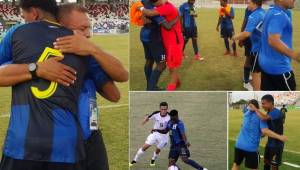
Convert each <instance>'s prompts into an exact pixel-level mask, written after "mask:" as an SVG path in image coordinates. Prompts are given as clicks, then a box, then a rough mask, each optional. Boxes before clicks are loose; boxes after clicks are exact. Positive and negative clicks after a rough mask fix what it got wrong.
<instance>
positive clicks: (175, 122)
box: [152, 110, 207, 170]
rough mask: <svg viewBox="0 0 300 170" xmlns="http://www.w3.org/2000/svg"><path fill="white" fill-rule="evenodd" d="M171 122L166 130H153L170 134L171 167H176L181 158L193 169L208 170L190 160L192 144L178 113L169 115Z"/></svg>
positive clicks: (174, 111) (174, 112)
mask: <svg viewBox="0 0 300 170" xmlns="http://www.w3.org/2000/svg"><path fill="white" fill-rule="evenodd" d="M169 115H170V117H171V120H170V121H169V122H168V125H167V128H166V129H164V130H161V129H155V128H154V129H153V130H152V131H153V132H160V133H168V132H169V131H171V133H170V139H171V147H170V152H169V167H170V166H175V165H176V162H177V160H178V158H179V157H180V158H181V160H182V161H183V162H184V163H186V164H188V165H190V166H191V167H193V168H195V169H198V170H207V169H206V168H204V167H202V166H201V165H199V164H198V163H197V162H195V161H194V160H192V159H190V158H189V157H190V151H189V149H188V148H189V147H190V146H191V144H190V143H189V142H188V140H187V137H186V133H185V126H184V123H183V122H182V121H181V120H179V116H178V111H177V110H171V111H170V113H169Z"/></svg>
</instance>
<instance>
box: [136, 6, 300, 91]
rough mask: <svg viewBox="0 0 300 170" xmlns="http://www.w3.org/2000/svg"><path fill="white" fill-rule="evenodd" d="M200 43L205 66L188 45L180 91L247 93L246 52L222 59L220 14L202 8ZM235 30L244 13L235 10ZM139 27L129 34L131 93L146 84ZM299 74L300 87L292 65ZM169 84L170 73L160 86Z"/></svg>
mask: <svg viewBox="0 0 300 170" xmlns="http://www.w3.org/2000/svg"><path fill="white" fill-rule="evenodd" d="M197 12H198V18H197V25H198V35H199V38H198V43H199V45H200V53H201V54H202V55H203V56H204V57H205V61H204V62H198V61H194V60H193V59H192V58H193V57H192V56H193V48H192V45H191V41H190V42H189V44H188V45H187V48H186V50H185V53H186V54H187V55H188V56H189V58H187V59H185V60H184V62H183V65H182V68H181V70H180V74H181V79H182V85H181V87H180V88H179V90H195V91H196V90H221V91H222V90H244V89H243V87H242V79H243V64H244V60H245V57H244V56H243V54H244V50H243V49H241V48H238V53H239V54H240V56H241V57H238V58H234V57H229V56H223V52H224V51H225V47H224V43H223V39H221V38H220V34H219V33H218V32H216V24H217V18H218V16H217V15H218V14H217V10H216V9H205V8H201V9H199V10H198V11H197ZM235 12H236V17H235V19H234V27H235V30H236V32H238V31H239V30H240V27H241V24H242V20H243V17H244V10H242V9H236V11H235ZM299 18H300V11H299V10H295V11H293V21H294V36H293V37H294V47H295V49H297V50H298V51H299V50H300V38H299V37H300V23H299V22H297V21H298V19H299ZM139 32H140V27H136V26H131V30H130V44H131V45H130V61H131V62H130V80H131V81H130V82H131V84H130V89H131V90H144V89H145V87H146V81H145V76H144V71H143V67H144V63H145V59H144V51H143V48H142V45H141V42H140V40H139ZM293 66H294V70H295V72H296V80H297V84H300V75H299V74H297V73H298V72H300V67H299V65H298V64H296V63H295V62H294V63H293ZM168 81H169V76H168V74H167V71H165V72H164V74H163V75H162V77H161V79H160V82H159V84H158V85H159V86H162V87H165V86H166V84H167V83H168Z"/></svg>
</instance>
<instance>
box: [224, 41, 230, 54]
mask: <svg viewBox="0 0 300 170" xmlns="http://www.w3.org/2000/svg"><path fill="white" fill-rule="evenodd" d="M224 43H225V47H226V50H227V51H230V48H229V41H228V38H224Z"/></svg>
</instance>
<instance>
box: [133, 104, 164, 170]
mask: <svg viewBox="0 0 300 170" xmlns="http://www.w3.org/2000/svg"><path fill="white" fill-rule="evenodd" d="M159 107H160V111H155V112H153V113H152V114H151V115H149V116H147V117H146V118H145V120H144V121H143V122H142V125H144V124H145V123H147V122H148V121H149V120H152V121H154V126H153V129H160V130H163V129H166V127H167V124H168V122H169V120H170V116H169V115H168V103H167V102H161V103H160V105H159ZM168 141H169V138H168V134H167V133H164V134H162V133H160V132H151V134H150V135H149V136H148V137H147V140H146V142H145V144H144V145H143V146H142V147H141V148H140V149H139V150H138V151H137V153H136V155H135V156H134V159H133V160H132V161H131V163H130V164H129V166H133V165H134V164H135V163H137V162H138V160H139V158H140V157H141V156H142V155H143V154H144V153H145V151H146V150H147V149H149V148H150V147H151V146H156V150H155V152H154V153H153V157H152V159H151V163H150V166H155V160H156V159H157V158H158V155H159V153H160V152H161V150H162V149H163V148H164V147H166V146H167V144H168Z"/></svg>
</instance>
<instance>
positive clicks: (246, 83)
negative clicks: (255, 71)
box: [238, 7, 253, 91]
mask: <svg viewBox="0 0 300 170" xmlns="http://www.w3.org/2000/svg"><path fill="white" fill-rule="evenodd" d="M251 12H252V11H251V10H249V9H248V7H247V8H246V9H245V16H244V20H243V24H242V27H241V32H243V31H244V30H245V28H246V24H247V22H248V18H249V15H250V14H251ZM238 44H239V46H240V47H243V46H244V49H245V56H246V59H245V63H244V88H245V89H247V90H248V91H253V87H252V85H251V83H250V81H251V79H252V78H251V77H250V73H251V39H250V37H248V38H246V39H245V40H240V41H239V43H238Z"/></svg>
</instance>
